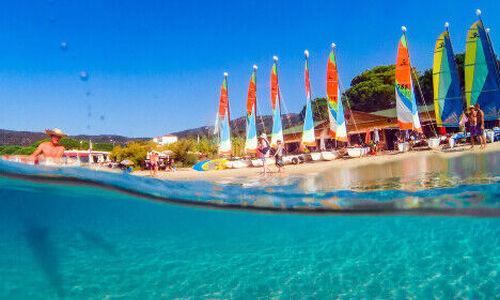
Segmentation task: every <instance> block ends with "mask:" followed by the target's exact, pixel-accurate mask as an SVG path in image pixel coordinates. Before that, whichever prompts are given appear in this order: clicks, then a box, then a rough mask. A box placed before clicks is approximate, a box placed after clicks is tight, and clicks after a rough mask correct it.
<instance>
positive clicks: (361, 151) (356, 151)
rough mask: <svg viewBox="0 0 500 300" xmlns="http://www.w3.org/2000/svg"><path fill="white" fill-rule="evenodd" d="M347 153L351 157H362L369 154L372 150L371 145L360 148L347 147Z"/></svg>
mask: <svg viewBox="0 0 500 300" xmlns="http://www.w3.org/2000/svg"><path fill="white" fill-rule="evenodd" d="M346 150H347V155H349V156H350V157H361V156H364V155H367V154H368V152H370V148H369V147H360V148H347V149H346Z"/></svg>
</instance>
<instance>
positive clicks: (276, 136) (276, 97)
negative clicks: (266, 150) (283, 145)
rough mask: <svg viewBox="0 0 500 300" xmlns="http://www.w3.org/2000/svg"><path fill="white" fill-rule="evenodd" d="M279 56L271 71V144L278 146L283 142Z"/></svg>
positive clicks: (275, 58) (275, 59)
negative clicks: (279, 142)
mask: <svg viewBox="0 0 500 300" xmlns="http://www.w3.org/2000/svg"><path fill="white" fill-rule="evenodd" d="M277 61H278V58H277V57H276V56H275V57H274V64H273V69H272V71H271V105H272V108H273V132H272V137H271V146H272V147H276V146H278V141H282V142H283V128H282V125H281V96H280V88H279V85H278V66H277V64H276V62H277Z"/></svg>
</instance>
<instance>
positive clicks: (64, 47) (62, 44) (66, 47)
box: [61, 42, 68, 51]
mask: <svg viewBox="0 0 500 300" xmlns="http://www.w3.org/2000/svg"><path fill="white" fill-rule="evenodd" d="M61 50H62V51H66V50H68V43H66V42H61Z"/></svg>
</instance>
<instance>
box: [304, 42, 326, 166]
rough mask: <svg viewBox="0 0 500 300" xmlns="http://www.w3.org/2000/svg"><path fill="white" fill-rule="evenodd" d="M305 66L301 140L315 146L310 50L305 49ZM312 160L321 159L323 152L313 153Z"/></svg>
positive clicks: (307, 144) (305, 143)
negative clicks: (304, 106)
mask: <svg viewBox="0 0 500 300" xmlns="http://www.w3.org/2000/svg"><path fill="white" fill-rule="evenodd" d="M304 54H305V67H304V78H305V86H306V111H305V116H304V126H303V128H302V140H301V141H300V143H301V145H302V146H308V147H315V146H316V137H315V134H314V119H313V115H312V108H311V105H312V103H311V82H310V80H309V65H308V58H309V51H307V50H305V51H304ZM311 159H312V160H320V159H321V154H320V153H318V152H316V153H311Z"/></svg>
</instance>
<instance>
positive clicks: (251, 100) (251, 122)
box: [245, 65, 257, 154]
mask: <svg viewBox="0 0 500 300" xmlns="http://www.w3.org/2000/svg"><path fill="white" fill-rule="evenodd" d="M256 71H257V66H256V65H254V66H253V72H252V77H251V78H250V84H249V85H248V96H247V136H246V142H245V153H246V154H250V153H256V152H257V125H256V112H257V93H256V91H257V78H256V74H255V73H256Z"/></svg>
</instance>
